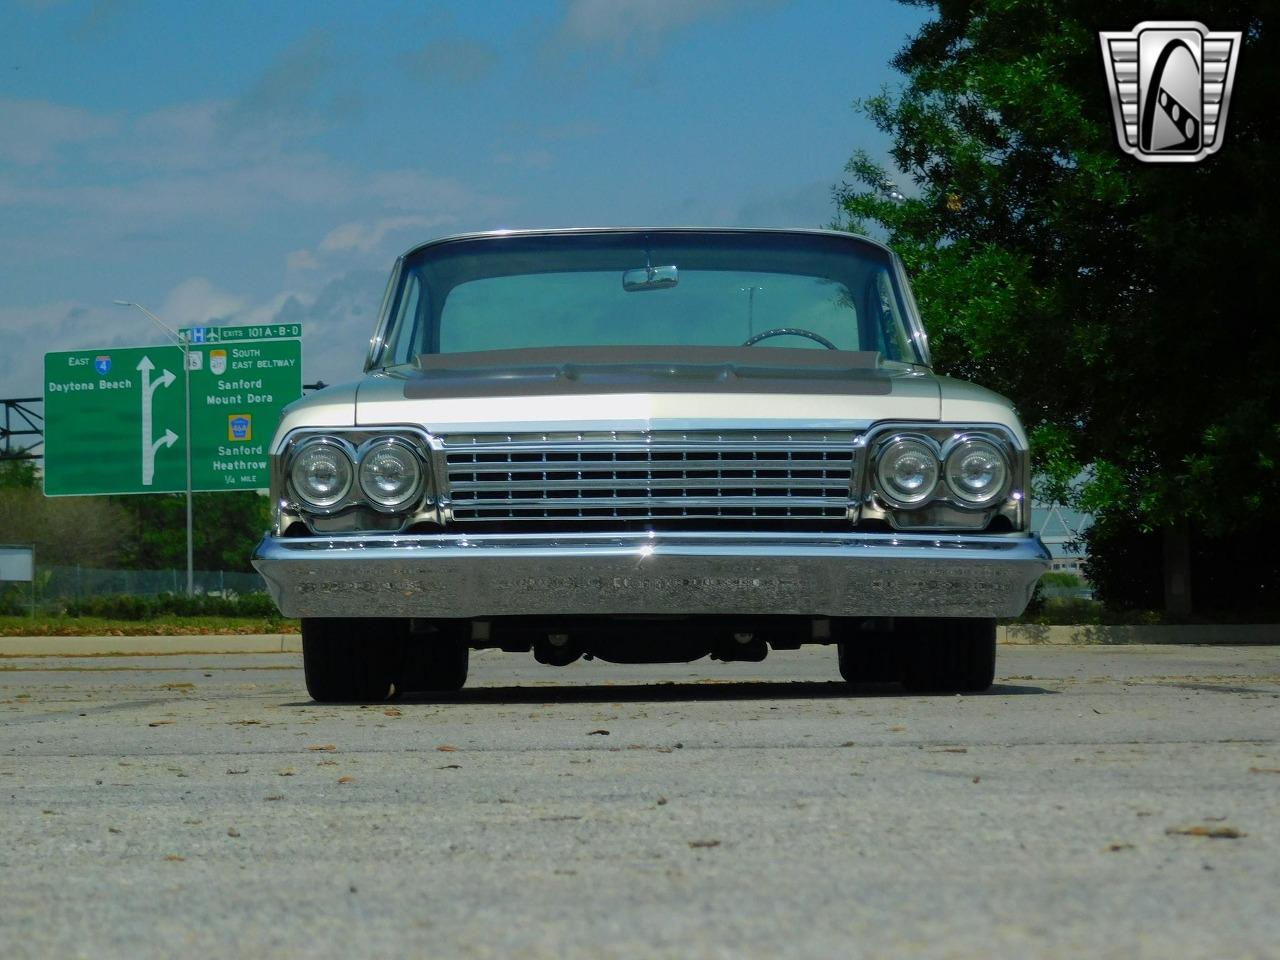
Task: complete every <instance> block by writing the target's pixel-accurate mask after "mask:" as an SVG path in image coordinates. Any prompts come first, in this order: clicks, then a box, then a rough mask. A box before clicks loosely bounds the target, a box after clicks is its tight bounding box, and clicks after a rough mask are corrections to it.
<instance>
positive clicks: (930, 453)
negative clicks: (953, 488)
mask: <svg viewBox="0 0 1280 960" xmlns="http://www.w3.org/2000/svg"><path fill="white" fill-rule="evenodd" d="M938 473H939V464H938V455H937V453H936V452H935V451H934V449H933V447H932V446H930V445H929V444H928V443H925V442H924V441H923V440H919V439H916V438H914V437H898V438H895V439H894V440H892V441H890V442H889V443H888V444H887V445H886V446H885V447H884V448H883V449H882V450H881V451H880V455H879V457H878V458H877V463H876V479H877V480H878V481H879V485H880V492H881V493H882V494H883V495H884V497H885V499H887V500H888V501H889V502H890V503H893V504H895V505H900V506H912V505H915V504H920V503H924V502H925V501H927V500H929V499H930V498H931V497H932V496H933V491H934V490H935V489H937V486H938Z"/></svg>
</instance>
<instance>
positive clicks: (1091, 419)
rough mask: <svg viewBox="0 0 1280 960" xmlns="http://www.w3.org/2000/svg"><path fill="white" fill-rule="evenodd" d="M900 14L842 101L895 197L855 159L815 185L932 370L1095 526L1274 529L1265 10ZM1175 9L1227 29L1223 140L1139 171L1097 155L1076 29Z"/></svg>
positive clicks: (1214, 533)
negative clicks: (876, 73)
mask: <svg viewBox="0 0 1280 960" xmlns="http://www.w3.org/2000/svg"><path fill="white" fill-rule="evenodd" d="M917 2H918V3H919V5H927V6H934V7H936V17H935V18H934V19H932V20H931V21H929V22H928V23H926V24H925V25H924V26H923V27H922V28H921V30H920V32H919V33H918V34H917V35H916V36H915V37H913V38H912V39H911V40H910V41H909V42H908V43H907V45H906V46H905V47H904V48H903V50H902V51H901V52H900V53H899V54H898V55H897V57H896V58H895V59H894V61H893V65H894V67H895V68H896V69H897V70H899V71H900V72H901V73H902V74H903V75H904V78H905V80H904V83H903V84H902V86H901V87H900V88H899V89H885V90H883V91H881V93H880V94H878V95H876V96H873V97H871V98H869V99H867V100H864V101H861V103H860V106H861V109H863V110H865V111H866V113H867V114H868V115H869V116H870V117H871V119H872V120H873V121H874V122H875V123H876V125H877V126H878V127H879V128H880V129H882V130H884V131H886V132H888V133H889V134H890V135H891V136H892V142H893V147H892V150H891V155H892V159H893V163H894V164H895V165H896V166H897V167H898V168H899V170H901V171H904V172H905V173H906V174H907V175H909V176H910V178H911V181H912V182H913V183H914V184H915V190H910V189H908V190H907V191H905V192H907V193H914V194H915V195H914V196H912V197H910V198H909V199H906V200H905V201H900V202H895V201H894V200H892V199H890V198H889V197H888V196H887V192H886V190H885V189H884V185H885V183H886V182H889V181H891V180H892V179H893V176H892V175H891V174H889V173H888V172H887V171H886V170H884V169H882V167H881V166H880V165H879V164H877V163H876V162H875V161H874V159H873V158H872V157H871V156H870V155H868V154H867V153H865V152H858V153H856V154H855V155H854V156H853V158H852V160H851V161H850V163H849V166H848V171H849V173H850V174H851V176H852V181H853V182H852V183H848V184H845V185H843V186H842V187H841V188H838V190H837V195H838V199H839V202H840V203H841V206H842V208H843V211H844V215H845V218H846V219H845V220H844V222H843V225H845V226H847V227H848V228H850V229H855V230H859V229H865V228H867V227H868V226H873V225H874V227H878V228H879V229H880V230H882V231H883V232H884V233H886V234H887V239H888V242H889V243H890V245H891V246H893V247H894V248H895V249H896V250H897V251H898V252H899V254H900V255H901V256H902V257H903V258H904V260H905V261H906V263H907V265H908V268H909V270H910V271H911V272H912V274H913V275H914V278H915V279H914V282H915V286H916V294H917V298H918V300H919V302H920V306H921V310H922V311H923V313H924V315H925V320H926V323H927V325H928V328H929V331H930V337H931V343H932V345H933V347H934V353H935V361H936V365H937V366H938V368H939V369H940V370H941V371H943V372H946V373H950V374H953V375H955V376H959V377H963V378H966V379H973V380H976V381H978V382H980V383H983V384H984V385H987V386H990V387H992V388H994V389H996V390H999V391H1001V392H1003V393H1005V394H1006V395H1008V396H1009V397H1010V398H1011V399H1013V400H1014V402H1015V403H1016V404H1017V405H1018V407H1019V410H1020V413H1021V414H1022V416H1023V418H1024V421H1025V422H1026V424H1027V426H1028V428H1029V430H1030V432H1031V436H1032V441H1033V452H1034V456H1035V463H1036V468H1037V473H1038V475H1039V476H1040V477H1041V478H1042V479H1041V481H1040V483H1041V485H1042V490H1041V491H1040V492H1041V493H1042V495H1046V496H1048V497H1050V498H1052V499H1056V500H1059V501H1061V502H1070V503H1072V504H1073V505H1074V506H1077V507H1080V508H1083V509H1085V510H1088V511H1090V512H1093V513H1097V514H1099V515H1101V516H1102V517H1103V519H1105V520H1110V521H1113V525H1112V526H1111V527H1110V529H1112V530H1115V529H1117V527H1116V526H1115V524H1116V523H1118V524H1120V527H1121V528H1124V529H1142V530H1156V529H1159V528H1163V527H1167V526H1170V525H1174V524H1181V523H1185V524H1187V525H1188V526H1189V528H1190V529H1192V530H1193V531H1195V532H1196V534H1197V536H1200V537H1208V538H1218V539H1222V538H1233V537H1239V536H1243V535H1245V534H1246V532H1249V531H1256V530H1257V528H1258V527H1259V525H1262V524H1266V525H1268V526H1270V528H1271V529H1273V530H1274V529H1276V527H1277V525H1278V521H1280V468H1278V466H1277V464H1278V462H1280V372H1278V371H1280V323H1278V322H1277V319H1276V317H1277V314H1278V311H1277V310H1276V307H1275V305H1274V302H1275V300H1276V299H1277V297H1276V294H1277V282H1278V281H1277V278H1280V244H1277V243H1276V241H1275V236H1274V234H1275V230H1276V227H1277V226H1280V217H1278V216H1277V213H1278V212H1280V204H1278V202H1277V189H1276V184H1275V182H1274V181H1275V174H1276V167H1277V164H1276V157H1277V151H1278V150H1280V142H1278V141H1280V137H1277V126H1278V118H1280V111H1277V110H1276V109H1275V106H1274V104H1273V103H1272V102H1271V97H1272V96H1273V95H1274V92H1275V91H1276V90H1277V89H1280V83H1278V78H1277V76H1276V73H1277V69H1278V64H1280V50H1278V49H1277V46H1278V44H1277V30H1276V23H1275V18H1274V16H1273V15H1272V13H1273V11H1272V7H1271V4H1266V5H1262V4H1257V3H1243V2H1231V0H1205V2H1202V3H1198V4H1196V5H1195V8H1194V9H1188V8H1186V7H1177V8H1174V7H1170V6H1169V5H1167V4H1166V5H1163V8H1162V5H1161V4H1159V3H1157V4H1154V5H1151V6H1144V7H1143V8H1142V9H1141V10H1140V11H1135V9H1134V8H1131V7H1127V6H1121V5H1117V4H1113V3H1107V2H1102V0H1061V2H1052V0H968V2H951V0H934V2H932V3H925V2H923V0H917ZM1188 17H1189V18H1192V19H1196V20H1200V21H1202V22H1204V23H1206V24H1208V25H1209V27H1210V28H1211V29H1215V30H1241V31H1243V32H1244V33H1245V38H1244V48H1243V51H1242V53H1241V55H1240V60H1239V66H1238V70H1237V74H1236V82H1235V93H1234V96H1233V98H1232V102H1231V107H1230V113H1229V116H1228V120H1227V125H1226V134H1225V137H1226V138H1225V145H1224V146H1223V148H1222V149H1221V151H1220V152H1218V153H1217V154H1215V155H1214V156H1211V157H1209V158H1207V159H1206V160H1204V161H1202V162H1200V163H1196V164H1164V165H1155V164H1145V163H1141V162H1139V161H1137V160H1135V159H1133V158H1131V157H1129V156H1127V155H1125V154H1124V153H1122V152H1121V151H1120V149H1119V148H1118V146H1117V145H1116V137H1115V128H1114V126H1113V122H1112V117H1111V105H1110V99H1109V93H1108V90H1107V87H1106V80H1105V76H1104V73H1103V64H1102V53H1101V48H1100V43H1099V39H1098V31H1099V30H1104V29H1131V28H1132V27H1133V26H1134V23H1135V22H1137V21H1138V20H1144V19H1147V20H1158V19H1178V18H1188ZM874 227H873V228H874ZM1082 474H1083V475H1084V476H1087V477H1088V478H1089V479H1088V480H1087V482H1085V483H1084V484H1083V485H1082V486H1081V485H1079V484H1073V482H1072V481H1073V478H1078V477H1080V476H1081V475H1082Z"/></svg>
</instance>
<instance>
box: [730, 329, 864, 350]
mask: <svg viewBox="0 0 1280 960" xmlns="http://www.w3.org/2000/svg"><path fill="white" fill-rule="evenodd" d="M770 337H807V338H808V339H810V340H812V341H813V342H814V343H820V344H822V345H823V346H824V347H826V348H827V349H828V350H839V349H840V348H839V347H837V346H836V345H835V344H834V343H832V342H831V341H830V340H828V339H827V338H826V337H824V336H823V335H822V334H820V333H814V332H813V331H812V330H805V329H803V328H801V327H774V328H773V329H772V330H765V331H763V332H761V333H757V334H756V335H755V336H754V337H751V338H750V339H749V340H747V341H745V342H744V343H743V344H742V345H743V346H744V347H754V346H755V345H756V344H757V343H759V342H760V341H761V340H768V339H769V338H770Z"/></svg>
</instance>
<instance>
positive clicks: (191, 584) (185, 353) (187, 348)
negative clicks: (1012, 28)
mask: <svg viewBox="0 0 1280 960" xmlns="http://www.w3.org/2000/svg"><path fill="white" fill-rule="evenodd" d="M181 338H182V370H183V375H184V376H185V378H186V383H185V384H184V388H185V392H186V395H187V403H186V419H187V424H186V445H187V596H188V597H194V596H195V594H196V589H195V572H194V569H193V567H194V559H193V558H194V554H195V547H194V537H193V535H192V526H193V524H192V519H191V447H192V446H193V444H192V443H191V335H190V334H189V333H186V332H185V331H184V332H183V333H182V335H181Z"/></svg>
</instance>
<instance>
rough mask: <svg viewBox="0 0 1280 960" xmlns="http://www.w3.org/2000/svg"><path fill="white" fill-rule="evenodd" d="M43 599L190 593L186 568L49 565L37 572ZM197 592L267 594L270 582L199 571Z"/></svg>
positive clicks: (250, 576) (251, 576)
mask: <svg viewBox="0 0 1280 960" xmlns="http://www.w3.org/2000/svg"><path fill="white" fill-rule="evenodd" d="M37 580H38V581H39V587H38V593H39V595H40V598H41V599H42V600H83V599H85V598H87V597H103V596H113V595H117V594H128V595H130V596H134V597H155V596H159V595H160V594H162V593H186V592H187V571H186V570H177V569H174V570H95V569H93V568H92V567H45V568H44V569H42V570H41V571H40V573H39V574H38V575H37ZM193 581H194V586H195V592H196V593H203V594H207V595H209V596H215V597H243V596H245V595H247V594H250V593H263V592H265V591H266V589H267V584H266V581H264V580H263V579H262V577H261V576H259V575H258V574H256V573H230V572H228V571H225V570H196V571H194V576H193Z"/></svg>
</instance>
